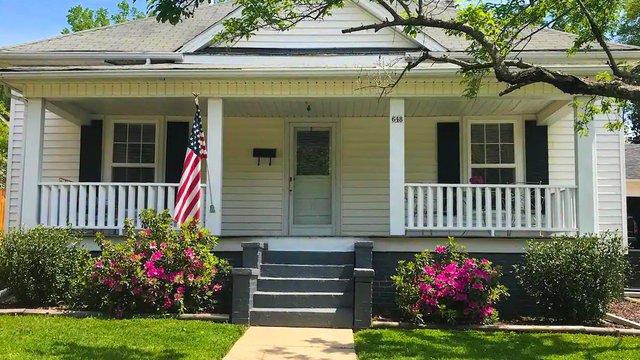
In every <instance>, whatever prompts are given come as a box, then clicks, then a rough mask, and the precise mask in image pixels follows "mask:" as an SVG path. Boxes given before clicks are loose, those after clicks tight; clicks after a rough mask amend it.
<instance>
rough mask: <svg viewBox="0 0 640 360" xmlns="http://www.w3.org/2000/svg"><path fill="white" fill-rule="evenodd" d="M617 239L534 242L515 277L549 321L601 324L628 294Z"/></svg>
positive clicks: (622, 250) (605, 236)
mask: <svg viewBox="0 0 640 360" xmlns="http://www.w3.org/2000/svg"><path fill="white" fill-rule="evenodd" d="M625 250H626V249H625V248H624V246H623V241H622V238H621V237H620V236H619V235H617V234H614V233H604V234H602V235H600V236H598V235H583V236H578V237H570V236H561V237H557V238H554V239H551V240H531V241H529V243H528V246H527V253H526V255H525V258H524V263H523V264H522V265H520V266H516V267H515V273H516V277H517V278H518V280H519V281H520V283H521V284H522V286H523V287H524V289H525V290H526V292H527V293H528V294H529V295H530V296H531V297H533V299H534V300H535V301H536V303H537V304H538V305H539V310H540V311H541V312H542V315H543V316H544V317H546V318H547V319H549V320H551V321H555V322H561V323H567V324H597V323H599V322H600V320H601V319H602V318H603V317H604V315H605V313H606V311H607V309H608V307H609V304H610V303H611V302H612V301H614V300H616V299H621V298H622V296H623V293H624V286H625V272H626V271H627V269H628V266H629V263H628V260H627V259H626V257H625V252H626V251H625Z"/></svg>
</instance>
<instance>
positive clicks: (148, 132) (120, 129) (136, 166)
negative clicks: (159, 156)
mask: <svg viewBox="0 0 640 360" xmlns="http://www.w3.org/2000/svg"><path fill="white" fill-rule="evenodd" d="M156 132H157V129H156V125H155V124H150V123H120V122H116V123H114V124H113V150H112V161H111V162H112V164H111V181H114V182H153V181H155V172H156Z"/></svg>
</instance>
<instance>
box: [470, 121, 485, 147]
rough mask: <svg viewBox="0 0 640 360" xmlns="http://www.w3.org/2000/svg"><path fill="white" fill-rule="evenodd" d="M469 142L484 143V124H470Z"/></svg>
mask: <svg viewBox="0 0 640 360" xmlns="http://www.w3.org/2000/svg"><path fill="white" fill-rule="evenodd" d="M471 143H472V144H483V143H484V125H471Z"/></svg>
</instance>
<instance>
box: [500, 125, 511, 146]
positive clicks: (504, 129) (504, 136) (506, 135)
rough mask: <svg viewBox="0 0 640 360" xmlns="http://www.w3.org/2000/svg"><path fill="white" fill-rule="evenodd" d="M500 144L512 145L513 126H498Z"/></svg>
mask: <svg viewBox="0 0 640 360" xmlns="http://www.w3.org/2000/svg"><path fill="white" fill-rule="evenodd" d="M500 142H501V143H513V124H500Z"/></svg>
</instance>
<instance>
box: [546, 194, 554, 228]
mask: <svg viewBox="0 0 640 360" xmlns="http://www.w3.org/2000/svg"><path fill="white" fill-rule="evenodd" d="M551 219H552V215H551V190H550V189H549V188H548V187H547V188H545V189H544V227H545V229H546V230H547V231H548V230H550V229H552V228H553V224H551Z"/></svg>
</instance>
